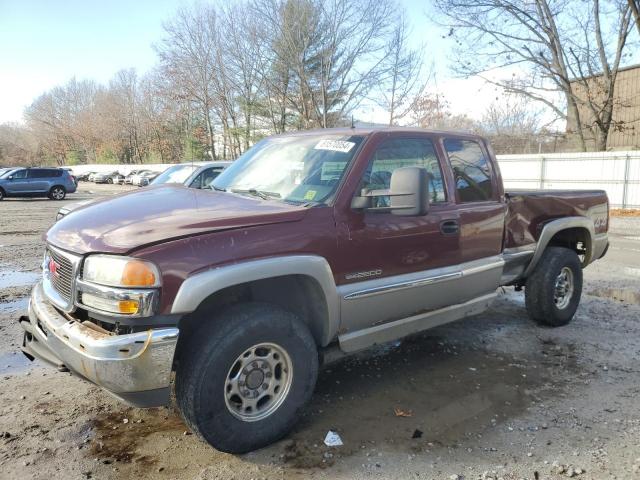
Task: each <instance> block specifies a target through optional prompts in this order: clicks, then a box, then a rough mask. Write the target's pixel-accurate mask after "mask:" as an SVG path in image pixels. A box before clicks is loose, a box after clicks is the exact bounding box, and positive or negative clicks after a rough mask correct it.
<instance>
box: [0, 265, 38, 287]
mask: <svg viewBox="0 0 640 480" xmlns="http://www.w3.org/2000/svg"><path fill="white" fill-rule="evenodd" d="M39 278H40V274H39V273H36V272H20V271H18V270H0V289H2V288H9V287H22V286H25V285H33V284H35V283H36V282H37V281H38V279H39Z"/></svg>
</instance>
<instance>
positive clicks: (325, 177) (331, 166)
mask: <svg viewBox="0 0 640 480" xmlns="http://www.w3.org/2000/svg"><path fill="white" fill-rule="evenodd" d="M346 165H347V164H346V162H324V163H323V164H322V170H321V172H320V180H322V181H329V180H334V179H339V178H340V175H342V172H343V170H344V167H345V166H346Z"/></svg>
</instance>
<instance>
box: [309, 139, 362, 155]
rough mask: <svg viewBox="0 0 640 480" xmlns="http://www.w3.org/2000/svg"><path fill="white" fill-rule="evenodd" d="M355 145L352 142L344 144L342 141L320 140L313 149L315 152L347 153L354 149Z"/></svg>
mask: <svg viewBox="0 0 640 480" xmlns="http://www.w3.org/2000/svg"><path fill="white" fill-rule="evenodd" d="M355 145H356V144H355V143H353V142H345V141H342V140H320V141H319V142H318V144H317V145H316V146H315V147H313V148H314V149H315V150H330V151H332V152H342V153H347V152H349V151H350V150H351V149H352V148H353V147H355Z"/></svg>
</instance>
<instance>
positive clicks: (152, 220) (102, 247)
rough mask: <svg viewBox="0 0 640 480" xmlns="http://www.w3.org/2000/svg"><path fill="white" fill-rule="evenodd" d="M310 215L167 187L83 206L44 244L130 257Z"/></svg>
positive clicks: (284, 205) (221, 194)
mask: <svg viewBox="0 0 640 480" xmlns="http://www.w3.org/2000/svg"><path fill="white" fill-rule="evenodd" d="M305 211H306V208H305V207H300V206H296V205H290V204H287V203H283V202H279V201H276V200H261V199H258V198H251V197H247V196H243V195H238V194H233V193H225V192H213V191H210V190H204V191H203V190H198V189H193V188H187V187H184V186H182V185H162V186H158V187H148V188H145V189H144V190H139V191H135V192H131V193H126V194H123V195H118V196H116V197H109V198H106V199H103V200H99V201H97V202H93V203H91V204H89V205H86V206H83V207H81V208H79V209H77V210H75V211H74V213H73V215H69V216H67V217H64V218H62V219H61V220H60V221H59V222H57V223H56V224H54V226H53V227H51V229H50V230H49V231H48V232H47V233H46V235H45V239H46V241H47V242H48V243H50V244H52V245H54V246H56V247H59V248H61V249H63V250H67V251H70V252H75V253H79V254H85V253H90V252H105V253H126V252H130V251H131V250H134V249H137V248H139V247H142V246H145V245H150V244H155V243H160V242H166V241H169V240H172V239H176V238H182V237H188V236H191V235H198V234H203V233H208V232H215V231H218V230H228V229H232V228H245V227H253V226H257V225H267V224H274V223H283V222H294V221H298V220H300V219H301V218H302V217H303V216H304V214H305Z"/></svg>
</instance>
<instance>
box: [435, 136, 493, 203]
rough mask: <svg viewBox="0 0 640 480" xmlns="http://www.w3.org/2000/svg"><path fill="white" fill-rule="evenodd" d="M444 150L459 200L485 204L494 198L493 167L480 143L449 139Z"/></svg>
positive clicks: (445, 142) (446, 140)
mask: <svg viewBox="0 0 640 480" xmlns="http://www.w3.org/2000/svg"><path fill="white" fill-rule="evenodd" d="M444 148H445V150H446V152H447V156H448V157H449V162H450V163H451V169H452V171H453V176H454V179H455V182H456V191H457V193H458V200H459V201H460V202H461V203H465V202H484V201H487V200H491V199H492V198H493V187H492V185H491V167H490V166H489V162H488V161H487V158H486V157H485V155H484V153H483V151H482V148H481V147H480V144H478V142H475V141H473V140H460V139H453V138H447V139H445V141H444Z"/></svg>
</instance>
